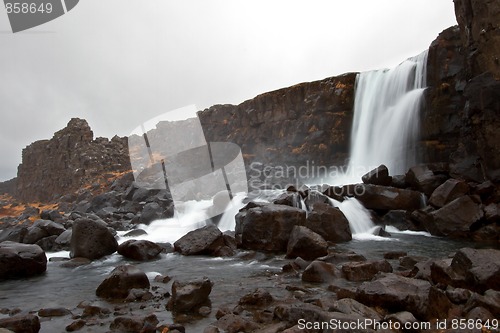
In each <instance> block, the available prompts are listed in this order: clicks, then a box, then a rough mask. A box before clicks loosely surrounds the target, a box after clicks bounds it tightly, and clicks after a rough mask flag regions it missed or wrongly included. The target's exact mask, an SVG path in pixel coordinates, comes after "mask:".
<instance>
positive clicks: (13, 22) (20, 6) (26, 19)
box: [4, 0, 79, 33]
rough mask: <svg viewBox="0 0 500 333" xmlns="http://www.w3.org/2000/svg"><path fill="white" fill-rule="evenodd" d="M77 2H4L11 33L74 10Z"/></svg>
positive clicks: (32, 0)
mask: <svg viewBox="0 0 500 333" xmlns="http://www.w3.org/2000/svg"><path fill="white" fill-rule="evenodd" d="M78 2H79V0H4V5H5V10H6V12H7V16H8V18H9V22H10V26H11V28H12V32H13V33H16V32H19V31H23V30H27V29H31V28H34V27H36V26H39V25H42V24H44V23H47V22H49V21H52V20H54V19H56V18H58V17H60V16H62V15H64V14H66V13H68V12H69V11H70V10H72V9H73V8H75V6H76V5H77V4H78Z"/></svg>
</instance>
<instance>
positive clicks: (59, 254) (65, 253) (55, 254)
mask: <svg viewBox="0 0 500 333" xmlns="http://www.w3.org/2000/svg"><path fill="white" fill-rule="evenodd" d="M45 256H46V257H47V260H49V259H50V258H69V251H57V252H45Z"/></svg>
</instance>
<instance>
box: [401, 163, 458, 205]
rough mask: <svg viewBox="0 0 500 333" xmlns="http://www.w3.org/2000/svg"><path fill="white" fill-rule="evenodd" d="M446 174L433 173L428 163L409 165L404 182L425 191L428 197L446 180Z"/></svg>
mask: <svg viewBox="0 0 500 333" xmlns="http://www.w3.org/2000/svg"><path fill="white" fill-rule="evenodd" d="M447 178H448V176H446V175H444V174H441V173H435V172H434V171H433V170H432V169H431V168H429V166H428V165H425V164H421V165H416V166H413V167H411V168H410V169H409V170H408V172H407V173H406V182H407V183H408V184H410V185H411V186H412V187H413V188H414V189H416V190H418V191H420V192H423V193H425V195H427V196H428V197H430V196H431V194H432V192H434V190H435V189H436V188H437V187H438V186H439V185H441V184H442V183H444V182H445V181H446V179H447Z"/></svg>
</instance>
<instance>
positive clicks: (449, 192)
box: [429, 179, 469, 208]
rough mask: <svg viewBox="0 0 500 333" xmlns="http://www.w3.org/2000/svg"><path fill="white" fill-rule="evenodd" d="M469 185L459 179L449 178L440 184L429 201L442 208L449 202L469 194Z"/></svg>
mask: <svg viewBox="0 0 500 333" xmlns="http://www.w3.org/2000/svg"><path fill="white" fill-rule="evenodd" d="M467 192H469V185H467V183H466V182H464V181H461V180H458V179H448V180H447V181H445V182H444V183H443V184H441V185H439V186H438V187H437V188H436V189H435V190H434V192H432V195H431V197H430V199H429V203H430V204H431V205H433V206H434V207H437V208H441V207H443V206H444V205H446V204H447V203H449V202H451V201H453V200H455V199H457V198H459V197H461V196H463V195H465V194H467Z"/></svg>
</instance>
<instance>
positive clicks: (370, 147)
mask: <svg viewBox="0 0 500 333" xmlns="http://www.w3.org/2000/svg"><path fill="white" fill-rule="evenodd" d="M427 54H428V51H425V52H423V53H421V54H420V55H418V56H416V57H413V58H410V59H408V60H405V61H404V62H402V63H401V64H400V65H399V66H397V67H395V68H393V69H382V70H375V71H370V72H364V73H360V74H358V76H357V78H356V85H355V100H354V119H353V126H352V131H351V145H352V146H351V152H350V159H349V164H348V166H347V172H346V173H345V174H342V175H340V177H336V178H335V179H333V181H332V183H333V184H336V185H343V184H349V183H358V182H359V181H360V180H361V176H363V175H364V174H365V173H367V172H368V171H370V170H372V169H374V168H376V167H378V166H379V165H381V164H385V165H386V166H387V167H388V169H389V172H390V174H392V175H397V174H404V173H405V172H406V171H407V169H408V168H409V167H411V166H412V165H415V164H416V163H417V152H416V143H417V140H418V136H419V128H420V122H419V116H420V115H419V114H420V109H421V108H422V101H423V95H424V91H425V87H426V76H427V70H426V67H427V66H426V65H427ZM332 205H334V206H336V207H339V208H340V210H342V211H343V213H344V215H345V216H346V217H347V219H348V220H349V225H350V227H351V231H352V233H353V235H354V236H355V237H356V236H359V237H358V239H364V238H366V237H365V236H366V235H368V234H370V233H373V232H374V231H375V230H376V227H375V225H374V224H373V222H372V221H371V217H370V214H369V212H368V211H367V210H366V209H365V208H364V207H363V205H362V204H361V203H360V202H359V201H358V200H356V199H354V198H351V199H347V200H344V201H343V202H342V203H340V202H333V203H332Z"/></svg>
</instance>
